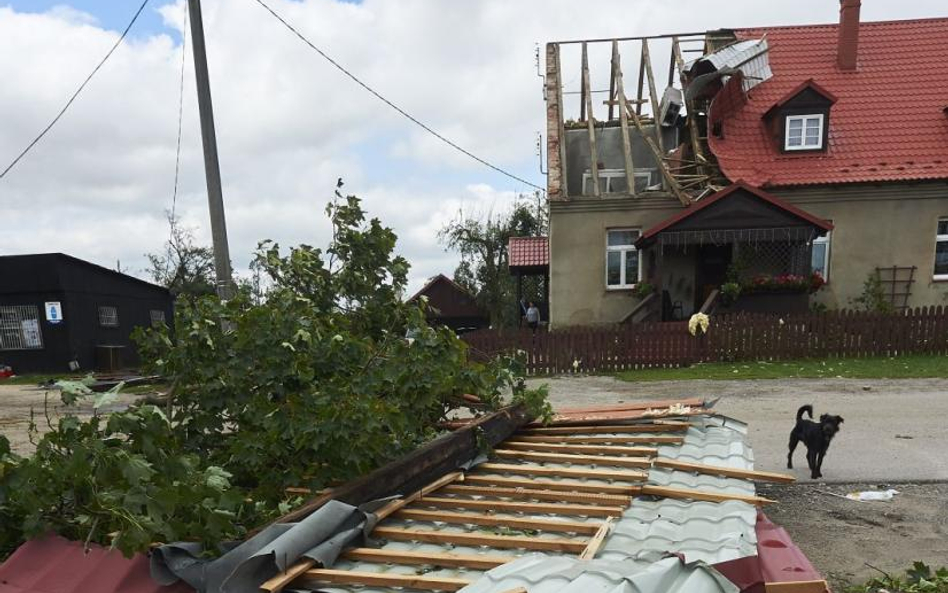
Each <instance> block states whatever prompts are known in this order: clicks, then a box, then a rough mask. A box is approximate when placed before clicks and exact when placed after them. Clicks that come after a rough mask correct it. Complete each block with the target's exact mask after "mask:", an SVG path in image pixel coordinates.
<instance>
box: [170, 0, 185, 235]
mask: <svg viewBox="0 0 948 593" xmlns="http://www.w3.org/2000/svg"><path fill="white" fill-rule="evenodd" d="M183 20H184V23H183V25H182V26H181V82H180V88H179V89H178V143H177V147H176V148H175V155H174V193H172V194H171V234H172V235H174V217H175V209H176V207H177V205H178V174H179V172H180V170H181V122H182V120H183V119H184V117H183V116H184V68H185V65H186V64H187V55H188V54H187V45H188V3H187V0H185V2H184V19H183Z"/></svg>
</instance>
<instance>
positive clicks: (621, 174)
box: [582, 169, 655, 196]
mask: <svg viewBox="0 0 948 593" xmlns="http://www.w3.org/2000/svg"><path fill="white" fill-rule="evenodd" d="M653 171H654V169H637V170H635V171H634V172H633V173H632V175H633V176H634V177H635V178H636V179H638V178H640V177H648V179H647V180H646V182H645V187H651V186H653V185H655V184H654V183H652V177H653V175H652V172H653ZM613 179H625V169H599V180H600V183H602V182H603V181H604V182H605V189H601V188H600V189H601V191H600V192H599V194H600V195H606V194H612V195H614V194H620V193H627V194H631V193H632V188H627V189H626V191H625V192H617V191H612V180H613ZM626 185H627V186H628V182H626ZM587 187H589V188H590V189H591V188H592V171H590V170H589V169H586V171H585V172H584V173H583V188H582V195H584V196H592V195H595V194H593V193H592V192H589V193H587V192H586V188H587Z"/></svg>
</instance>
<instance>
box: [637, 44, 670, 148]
mask: <svg viewBox="0 0 948 593" xmlns="http://www.w3.org/2000/svg"><path fill="white" fill-rule="evenodd" d="M642 63H643V64H644V65H645V74H646V76H647V78H648V98H649V101H651V104H652V119H653V120H654V121H655V143H656V144H658V149H659V150H660V151H661V152H662V154H664V153H665V145H664V141H663V140H662V124H661V122H660V121H659V117H661V113H660V112H661V106H660V104H659V99H658V91H657V90H656V89H655V75H654V74H653V73H652V56H651V55H650V54H649V51H648V39H643V40H642ZM659 166H664V162H662V163H660V164H659Z"/></svg>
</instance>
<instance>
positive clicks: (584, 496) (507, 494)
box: [438, 485, 632, 506]
mask: <svg viewBox="0 0 948 593" xmlns="http://www.w3.org/2000/svg"><path fill="white" fill-rule="evenodd" d="M438 493H439V494H441V493H443V494H460V495H466V496H489V497H492V498H518V499H523V500H547V501H554V502H579V503H586V504H605V505H613V506H628V505H629V504H630V503H631V502H632V497H631V496H617V495H614V494H598V493H596V494H593V493H590V492H563V491H560V490H542V489H541V490H538V489H536V488H530V487H520V488H503V487H501V486H496V485H490V486H446V487H444V488H442V489H441V490H439V491H438Z"/></svg>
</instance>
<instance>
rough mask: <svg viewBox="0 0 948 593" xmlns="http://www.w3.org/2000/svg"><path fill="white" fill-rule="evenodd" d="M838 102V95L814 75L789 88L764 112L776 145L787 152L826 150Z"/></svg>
mask: <svg viewBox="0 0 948 593" xmlns="http://www.w3.org/2000/svg"><path fill="white" fill-rule="evenodd" d="M835 102H836V97H835V96H834V95H833V94H832V93H831V92H829V91H828V90H826V89H825V88H823V87H822V86H820V85H819V84H817V83H816V81H814V80H813V79H812V78H811V79H809V80H806V81H804V82H802V83H801V84H799V85H797V86H796V87H794V88H793V89H792V90H790V92H788V93H787V94H785V95H784V96H783V97H782V98H781V99H780V100H779V101H777V102H776V103H774V104H773V105H772V106H771V107H770V109H768V110H767V112H766V113H765V114H764V121H765V123H766V126H767V129H768V130H769V131H770V132H771V134H772V135H773V139H774V143H775V144H776V148H777V149H778V150H780V151H781V152H785V153H795V152H802V153H805V152H810V151H812V152H821V151H825V150H827V148H829V146H828V140H829V126H830V110H831V108H832V107H833V104H834V103H835Z"/></svg>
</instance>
